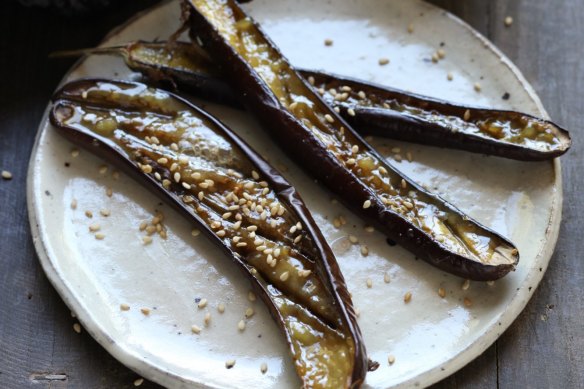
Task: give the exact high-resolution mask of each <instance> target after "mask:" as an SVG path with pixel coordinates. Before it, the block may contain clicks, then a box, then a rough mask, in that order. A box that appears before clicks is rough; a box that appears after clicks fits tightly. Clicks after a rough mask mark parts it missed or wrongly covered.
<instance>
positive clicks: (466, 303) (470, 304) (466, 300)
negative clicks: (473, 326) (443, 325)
mask: <svg viewBox="0 0 584 389" xmlns="http://www.w3.org/2000/svg"><path fill="white" fill-rule="evenodd" d="M463 302H464V305H465V306H466V307H471V306H472V301H471V299H469V298H468V297H465V298H464V300H463Z"/></svg>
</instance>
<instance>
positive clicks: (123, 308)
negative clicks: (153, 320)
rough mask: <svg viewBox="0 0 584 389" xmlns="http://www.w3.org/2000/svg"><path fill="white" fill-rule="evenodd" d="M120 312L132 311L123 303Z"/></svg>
mask: <svg viewBox="0 0 584 389" xmlns="http://www.w3.org/2000/svg"><path fill="white" fill-rule="evenodd" d="M120 310H122V311H129V310H130V306H129V305H128V304H126V303H121V304H120Z"/></svg>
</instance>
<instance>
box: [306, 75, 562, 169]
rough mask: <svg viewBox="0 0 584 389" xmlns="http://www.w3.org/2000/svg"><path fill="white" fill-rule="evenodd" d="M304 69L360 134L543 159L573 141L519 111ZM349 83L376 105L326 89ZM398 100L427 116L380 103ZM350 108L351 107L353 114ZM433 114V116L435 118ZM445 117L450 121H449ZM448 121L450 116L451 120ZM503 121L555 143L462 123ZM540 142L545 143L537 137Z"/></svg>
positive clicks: (556, 154) (554, 126)
mask: <svg viewBox="0 0 584 389" xmlns="http://www.w3.org/2000/svg"><path fill="white" fill-rule="evenodd" d="M301 74H302V75H303V76H304V77H305V78H306V79H310V80H311V81H313V82H314V85H315V87H316V88H319V89H320V90H321V91H325V92H324V94H325V95H326V96H327V97H326V98H325V101H327V103H329V104H331V105H335V106H338V107H339V108H340V112H341V114H342V116H343V118H345V120H347V122H349V124H351V125H352V126H353V128H355V129H358V130H359V132H360V133H361V134H362V135H377V136H382V137H387V138H391V139H398V140H403V141H407V142H414V143H421V144H426V145H430V146H440V147H447V148H452V149H459V150H464V151H469V152H474V153H482V154H488V155H494V156H498V157H503V158H508V159H515V160H521V161H542V160H548V159H552V158H556V157H559V156H561V155H562V154H564V153H565V152H566V151H568V149H569V148H570V146H571V139H570V134H569V132H568V131H566V130H565V129H563V128H561V127H560V126H558V125H557V124H555V123H553V122H551V121H549V120H544V119H540V118H537V117H535V116H532V115H528V114H525V113H520V112H515V111H505V110H495V109H488V108H480V107H472V106H465V105H459V104H453V103H449V102H447V101H444V100H440V99H434V98H431V97H427V96H422V95H418V94H414V93H409V92H404V91H402V90H398V89H393V88H389V87H385V86H381V85H377V84H373V83H369V82H366V81H362V80H357V79H353V78H350V77H344V76H339V75H334V74H330V73H326V72H321V71H319V72H315V71H310V70H302V71H301ZM341 88H347V89H348V88H351V90H352V91H353V93H354V94H355V93H356V91H360V93H363V96H366V99H369V98H370V97H371V99H372V100H377V102H378V104H377V105H373V104H372V105H369V106H368V105H367V104H366V103H361V102H359V101H355V100H354V101H353V102H352V103H345V102H343V101H342V100H337V101H335V100H334V99H333V97H334V96H331V95H330V94H329V93H328V92H326V91H329V90H331V89H333V90H339V93H341V92H340V89H341ZM385 101H387V102H395V103H397V104H399V105H401V106H403V107H405V106H409V108H412V109H416V110H423V112H424V115H419V114H415V113H409V114H408V112H401V111H398V110H395V109H391V108H390V107H389V105H387V104H386V105H385V106H381V104H380V102H385ZM349 108H351V109H352V110H353V112H351V114H349V112H350V111H349ZM434 118H435V119H434ZM445 119H446V120H445ZM447 120H450V122H448V121H447ZM479 120H500V121H501V122H502V123H503V124H505V125H509V124H508V123H513V122H521V123H524V124H522V126H525V127H527V126H529V125H535V126H539V127H541V128H542V130H545V131H547V134H546V135H548V136H550V137H553V139H554V142H555V144H554V145H550V147H549V149H548V150H541V149H539V148H537V147H535V146H534V147H528V146H526V145H525V144H521V143H513V142H509V141H505V140H500V139H497V138H496V137H495V136H489V137H487V136H480V135H477V134H476V133H471V132H469V131H467V130H465V128H464V126H466V125H472V127H473V128H478V127H477V126H476V125H475V124H474V123H473V121H479ZM538 143H539V145H540V146H541V145H544V144H546V142H544V141H539V142H538Z"/></svg>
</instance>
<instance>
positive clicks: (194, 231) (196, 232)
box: [191, 228, 201, 236]
mask: <svg viewBox="0 0 584 389" xmlns="http://www.w3.org/2000/svg"><path fill="white" fill-rule="evenodd" d="M200 234H201V231H200V230H198V229H196V228H193V230H192V231H191V235H192V236H199V235H200Z"/></svg>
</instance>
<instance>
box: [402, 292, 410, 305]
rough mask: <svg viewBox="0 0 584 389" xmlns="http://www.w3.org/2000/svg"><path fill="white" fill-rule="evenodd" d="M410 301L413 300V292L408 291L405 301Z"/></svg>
mask: <svg viewBox="0 0 584 389" xmlns="http://www.w3.org/2000/svg"><path fill="white" fill-rule="evenodd" d="M410 301H412V293H411V292H407V293H406V294H405V295H404V303H406V304H407V303H409V302H410Z"/></svg>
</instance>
